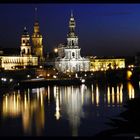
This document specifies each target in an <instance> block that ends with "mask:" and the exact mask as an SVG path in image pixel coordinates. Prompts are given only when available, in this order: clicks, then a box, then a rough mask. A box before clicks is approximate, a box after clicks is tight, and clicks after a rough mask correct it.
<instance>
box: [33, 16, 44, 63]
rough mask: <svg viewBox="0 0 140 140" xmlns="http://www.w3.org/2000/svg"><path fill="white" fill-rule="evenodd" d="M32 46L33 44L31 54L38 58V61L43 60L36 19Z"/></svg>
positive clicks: (40, 38) (40, 37)
mask: <svg viewBox="0 0 140 140" xmlns="http://www.w3.org/2000/svg"><path fill="white" fill-rule="evenodd" d="M31 38H32V44H33V54H34V55H35V56H37V57H39V61H42V60H43V44H42V40H43V38H42V35H41V33H40V30H39V22H38V20H37V19H36V20H35V23H34V31H33V34H32V37H31Z"/></svg>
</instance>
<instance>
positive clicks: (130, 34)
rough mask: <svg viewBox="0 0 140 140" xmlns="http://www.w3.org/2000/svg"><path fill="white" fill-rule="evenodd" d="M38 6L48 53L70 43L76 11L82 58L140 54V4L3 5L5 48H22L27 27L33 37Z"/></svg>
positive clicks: (0, 21) (0, 22)
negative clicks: (71, 20) (60, 45)
mask: <svg viewBox="0 0 140 140" xmlns="http://www.w3.org/2000/svg"><path fill="white" fill-rule="evenodd" d="M35 7H37V8H38V12H37V15H38V19H39V24H40V31H41V33H42V35H43V44H44V47H45V50H46V51H51V50H52V49H53V48H54V47H56V46H57V45H58V44H59V43H65V42H66V36H67V32H68V22H69V18H70V11H71V10H73V11H74V17H75V20H76V25H77V27H76V33H77V35H78V37H79V47H81V52H82V55H96V56H113V55H115V56H128V55H131V56H132V55H135V54H136V53H137V52H140V4H47V3H46V4H0V46H1V47H14V48H17V47H20V37H21V34H22V32H23V28H24V26H26V27H27V29H28V32H29V33H30V35H31V34H32V32H33V24H34V20H35V12H34V11H35V10H34V9H35Z"/></svg>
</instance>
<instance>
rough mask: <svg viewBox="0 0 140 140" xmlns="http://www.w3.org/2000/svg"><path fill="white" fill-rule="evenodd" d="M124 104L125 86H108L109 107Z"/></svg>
mask: <svg viewBox="0 0 140 140" xmlns="http://www.w3.org/2000/svg"><path fill="white" fill-rule="evenodd" d="M122 103H123V84H121V85H117V86H107V105H108V107H110V106H113V107H114V106H115V105H117V106H121V105H122Z"/></svg>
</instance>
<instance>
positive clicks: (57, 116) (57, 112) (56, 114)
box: [55, 93, 60, 120]
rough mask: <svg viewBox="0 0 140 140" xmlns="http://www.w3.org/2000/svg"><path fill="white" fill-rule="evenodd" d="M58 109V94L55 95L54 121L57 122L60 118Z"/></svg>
mask: <svg viewBox="0 0 140 140" xmlns="http://www.w3.org/2000/svg"><path fill="white" fill-rule="evenodd" d="M59 111H60V107H59V97H58V93H57V95H56V112H55V116H56V120H59V118H60V112H59Z"/></svg>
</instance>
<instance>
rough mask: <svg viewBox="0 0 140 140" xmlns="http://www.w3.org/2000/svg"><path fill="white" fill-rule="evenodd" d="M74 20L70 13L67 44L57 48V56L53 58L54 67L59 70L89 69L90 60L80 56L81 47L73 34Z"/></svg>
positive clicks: (76, 70)
mask: <svg viewBox="0 0 140 140" xmlns="http://www.w3.org/2000/svg"><path fill="white" fill-rule="evenodd" d="M75 27H76V22H75V19H74V16H73V13H71V17H70V20H69V33H68V34H67V44H66V45H65V46H63V45H62V46H60V47H59V48H58V57H57V58H56V60H55V68H56V69H57V70H58V71H60V72H78V71H89V70H90V61H89V59H88V58H84V57H81V54H80V51H81V48H79V46H78V36H77V35H76V34H75Z"/></svg>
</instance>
